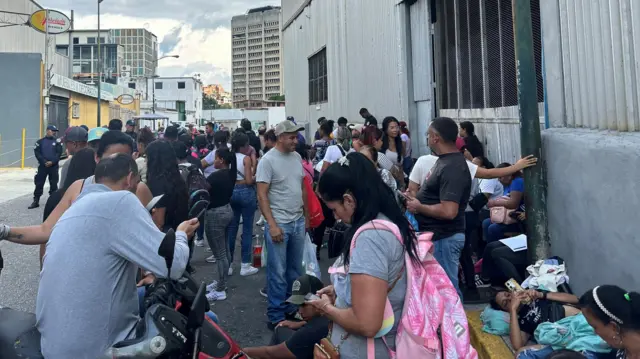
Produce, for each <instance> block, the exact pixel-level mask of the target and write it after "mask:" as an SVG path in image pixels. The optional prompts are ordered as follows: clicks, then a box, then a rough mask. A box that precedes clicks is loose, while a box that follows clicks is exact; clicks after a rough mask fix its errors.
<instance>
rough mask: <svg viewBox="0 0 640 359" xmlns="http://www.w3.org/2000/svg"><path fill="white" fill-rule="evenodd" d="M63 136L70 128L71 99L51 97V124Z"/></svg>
mask: <svg viewBox="0 0 640 359" xmlns="http://www.w3.org/2000/svg"><path fill="white" fill-rule="evenodd" d="M46 125H54V126H56V127H57V128H58V130H60V133H61V134H62V133H63V132H64V131H65V130H66V129H67V128H68V127H69V99H68V98H64V97H59V96H51V97H49V123H47V124H45V127H46Z"/></svg>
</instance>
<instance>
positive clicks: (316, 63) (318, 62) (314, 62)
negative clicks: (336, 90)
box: [309, 48, 329, 104]
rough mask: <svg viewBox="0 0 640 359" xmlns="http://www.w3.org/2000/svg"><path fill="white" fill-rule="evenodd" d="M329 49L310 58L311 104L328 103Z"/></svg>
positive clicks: (324, 49)
mask: <svg viewBox="0 0 640 359" xmlns="http://www.w3.org/2000/svg"><path fill="white" fill-rule="evenodd" d="M327 87H328V86H327V49H326V48H323V49H322V50H320V51H319V52H318V53H316V54H315V55H313V56H311V57H310V58H309V104H316V103H321V102H327V101H328V99H329V96H328V93H327V92H328V91H327Z"/></svg>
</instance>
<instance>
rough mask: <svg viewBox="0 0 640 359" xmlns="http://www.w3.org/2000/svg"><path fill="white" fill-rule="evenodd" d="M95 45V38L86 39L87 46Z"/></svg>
mask: <svg viewBox="0 0 640 359" xmlns="http://www.w3.org/2000/svg"><path fill="white" fill-rule="evenodd" d="M95 43H96V38H95V37H87V44H95Z"/></svg>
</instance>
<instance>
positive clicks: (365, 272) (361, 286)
mask: <svg viewBox="0 0 640 359" xmlns="http://www.w3.org/2000/svg"><path fill="white" fill-rule="evenodd" d="M318 193H319V194H320V196H321V197H322V200H323V201H324V202H325V203H326V204H327V206H328V207H329V208H330V209H331V210H332V211H333V213H334V215H335V216H336V218H338V219H341V220H342V221H344V222H345V223H347V224H350V225H351V228H350V229H349V230H348V231H347V232H345V238H346V243H345V246H344V252H343V254H342V256H341V257H339V258H338V260H337V261H336V263H334V265H333V266H332V268H331V269H330V272H333V273H332V275H331V282H332V284H333V285H331V286H329V287H327V288H324V289H323V290H322V291H320V292H319V294H321V298H320V299H319V300H315V301H312V302H310V304H311V305H313V306H314V307H315V308H316V309H317V310H319V311H320V312H321V313H322V314H323V315H324V316H326V317H327V318H329V320H331V321H332V322H333V330H332V333H331V338H330V339H331V342H332V343H333V345H334V346H340V355H341V357H342V358H362V357H363V356H362V355H363V354H362V353H366V352H367V338H374V337H375V336H376V334H377V333H378V332H379V330H380V329H381V328H382V327H383V317H384V309H385V304H386V301H387V298H388V299H389V302H390V303H391V306H392V308H393V311H394V314H395V318H396V320H395V323H394V324H393V326H392V327H391V328H390V329H389V331H388V332H387V333H386V334H384V335H381V336H380V337H379V338H376V339H375V340H374V341H375V357H376V358H378V359H380V358H389V352H388V349H387V346H386V345H385V343H384V341H383V338H382V336H384V338H385V339H386V342H387V343H388V344H389V346H390V349H392V350H395V341H394V340H393V338H395V335H396V331H397V327H398V323H399V320H398V318H401V317H402V309H403V304H404V297H405V293H406V291H407V277H406V271H405V270H404V258H405V253H408V254H409V256H410V257H411V258H413V259H414V260H417V250H416V235H415V233H414V232H413V230H412V229H411V226H410V224H409V222H408V221H407V219H406V218H405V217H404V215H403V214H402V211H401V210H400V207H399V206H398V205H397V204H396V199H395V196H394V194H393V192H392V191H391V189H390V188H389V186H387V185H386V184H385V183H384V182H383V181H382V178H381V177H380V176H379V175H378V172H377V170H376V168H375V166H374V165H373V163H371V161H370V160H369V159H367V158H366V157H365V156H364V155H363V154H361V153H350V154H348V155H347V156H346V157H344V158H342V159H341V160H340V161H338V162H336V163H334V164H332V165H331V166H329V168H327V170H326V171H325V172H324V173H323V175H322V176H321V177H320V182H319V183H318ZM373 220H378V221H383V222H378V223H371V221H373ZM365 225H367V226H368V227H369V226H372V227H373V228H369V229H364V230H363V231H362V232H360V234H359V235H358V237H357V243H356V246H355V248H354V249H353V252H351V250H350V248H351V241H353V240H355V239H354V235H355V233H356V231H358V229H359V228H360V227H362V226H365ZM393 226H396V227H397V228H398V230H399V233H400V234H401V236H402V238H401V241H399V239H400V238H396V236H395V235H394V234H393V232H391V231H390V230H389V229H390V228H393Z"/></svg>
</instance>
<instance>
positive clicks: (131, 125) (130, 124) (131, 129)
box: [124, 120, 138, 142]
mask: <svg viewBox="0 0 640 359" xmlns="http://www.w3.org/2000/svg"><path fill="white" fill-rule="evenodd" d="M135 129H136V121H134V120H129V121H127V128H126V130H125V132H124V133H126V134H127V135H129V137H131V138H133V142H137V141H138V134H137V133H136V131H135Z"/></svg>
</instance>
